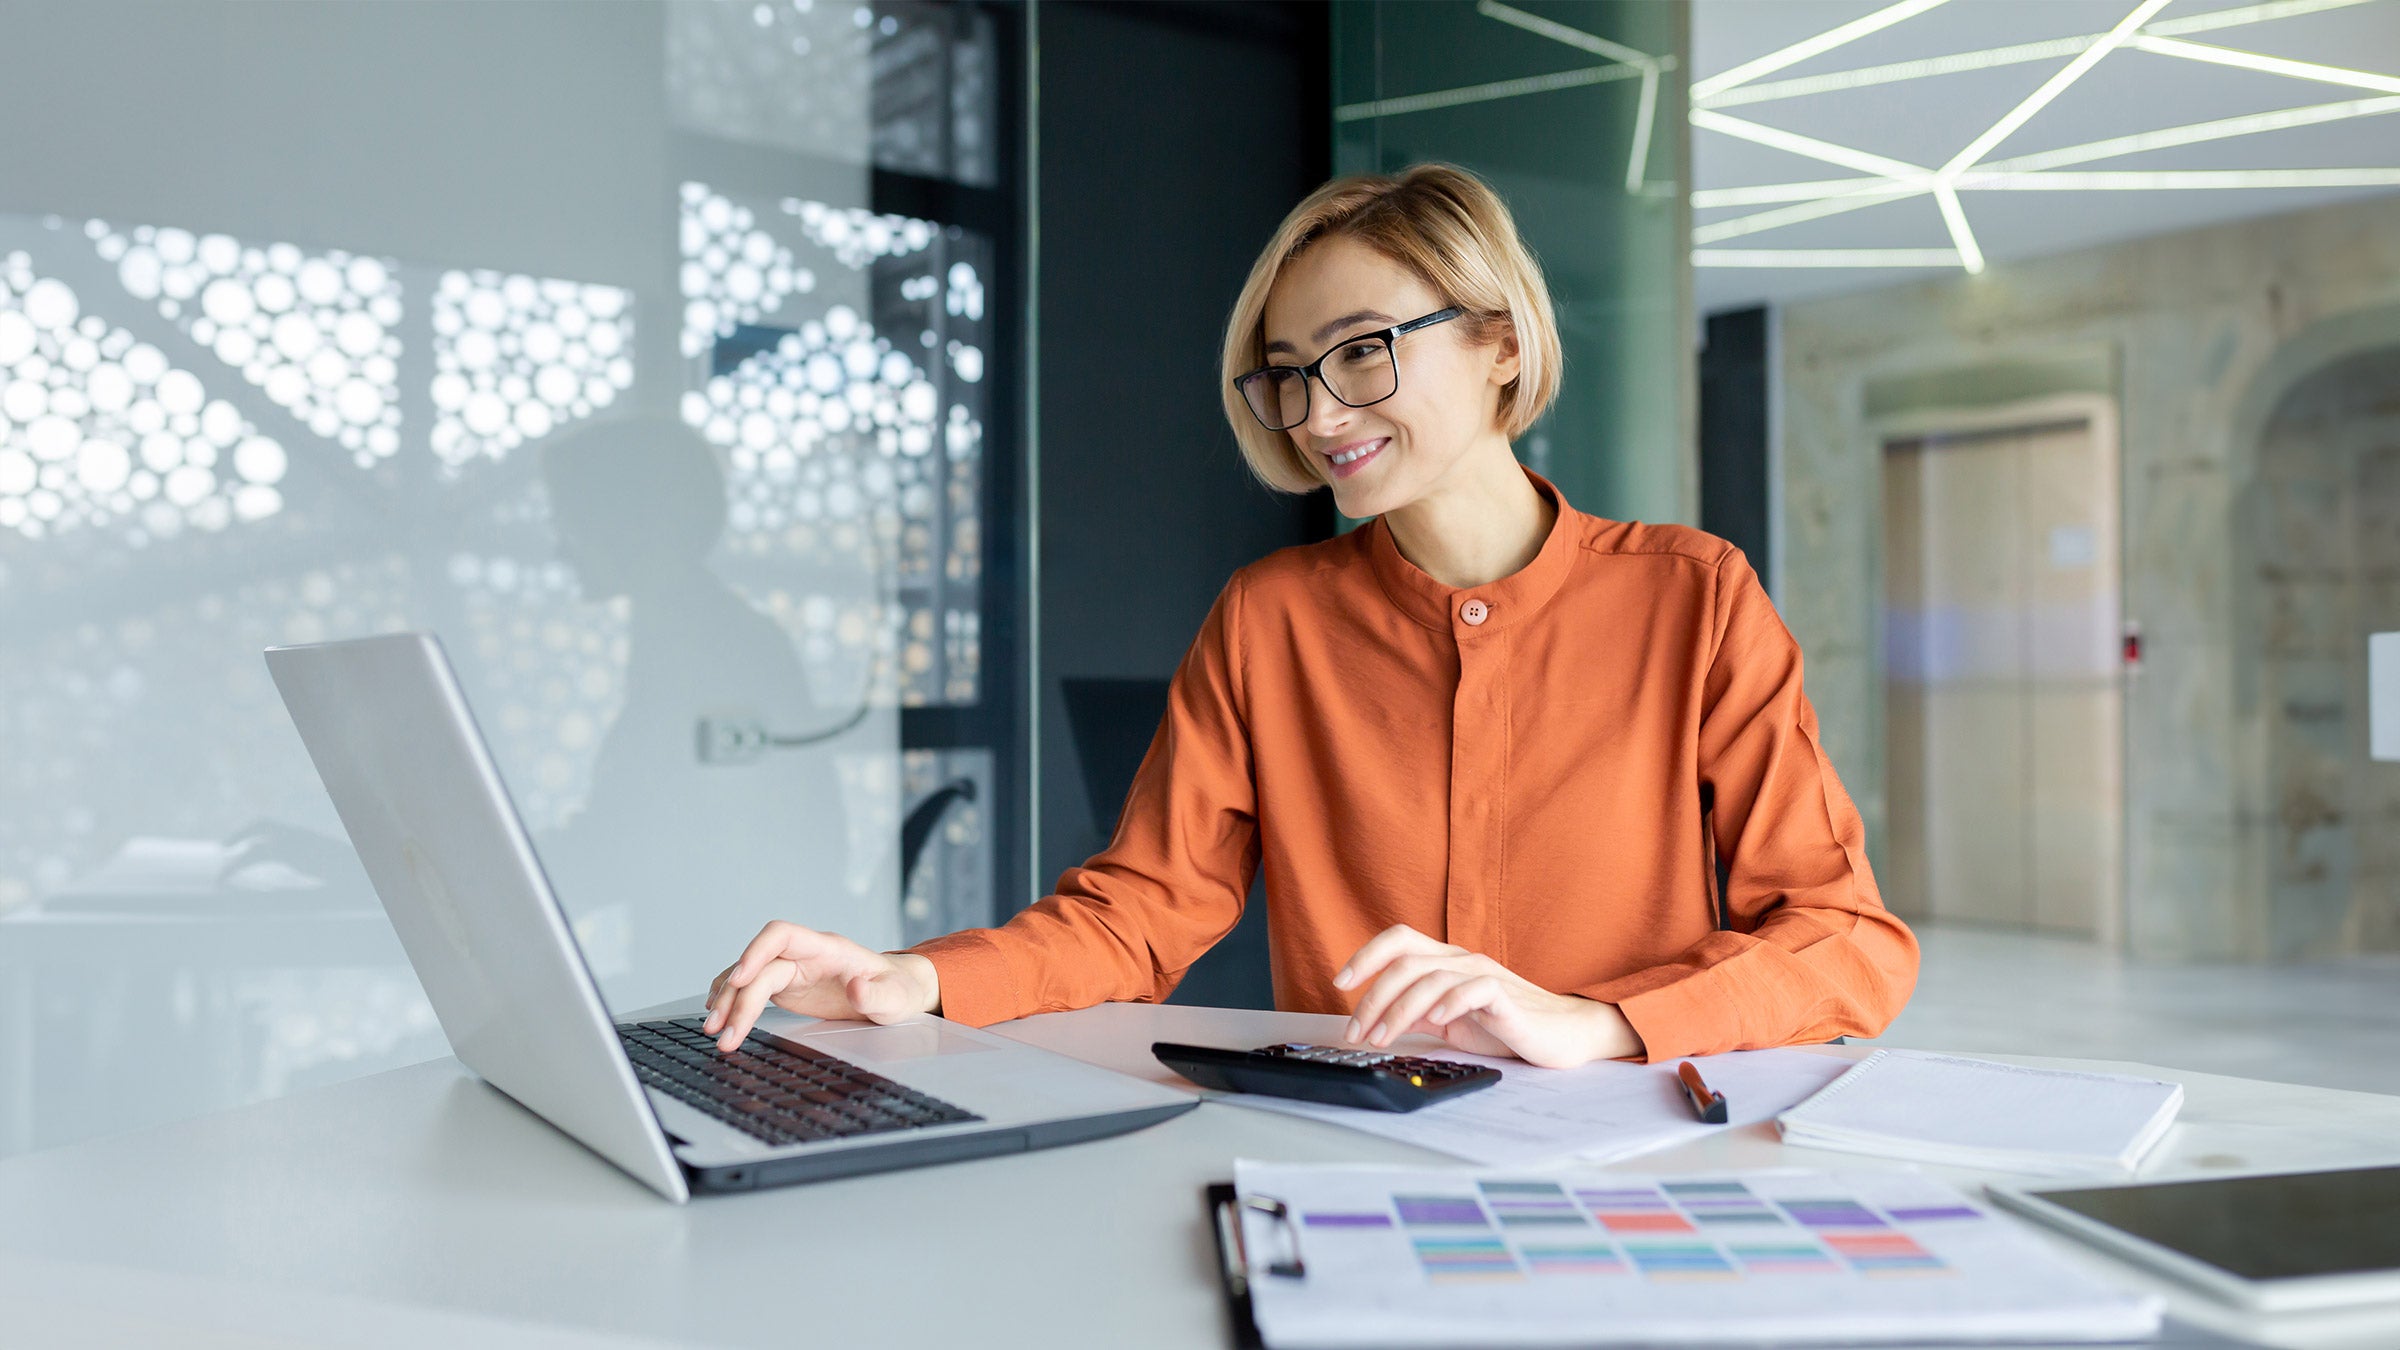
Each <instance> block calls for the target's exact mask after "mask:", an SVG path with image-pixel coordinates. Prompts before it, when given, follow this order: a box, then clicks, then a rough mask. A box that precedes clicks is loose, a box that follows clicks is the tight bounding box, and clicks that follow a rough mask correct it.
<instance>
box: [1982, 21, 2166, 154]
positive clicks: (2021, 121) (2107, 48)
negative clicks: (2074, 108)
mask: <svg viewBox="0 0 2400 1350" xmlns="http://www.w3.org/2000/svg"><path fill="white" fill-rule="evenodd" d="M2166 4H2167V0H2142V3H2140V4H2138V5H2136V6H2134V7H2133V10H2132V11H2131V12H2130V13H2128V14H2127V15H2126V16H2125V17H2124V18H2122V19H2119V20H2118V21H2117V26H2116V27H2114V28H2111V29H2109V30H2108V32H2107V33H2105V34H2103V35H2102V36H2101V38H2100V40H2099V41H2098V42H2095V43H2093V44H2092V45H2091V46H2089V47H2086V48H2084V49H2083V52H2082V54H2081V55H2079V56H2077V57H2076V58H2075V59H2074V60H2072V61H2069V62H2068V63H2067V64H2066V66H2065V67H2064V68H2063V69H2061V70H2059V71H2058V72H2057V73H2056V74H2053V75H2052V76H2051V77H2050V78H2049V79H2047V80H2044V81H2042V86H2041V88H2039V89H2036V90H2034V91H2033V92H2032V93H2030V94H2028V95H2026V96H2025V100H2024V102H2022V103H2019V104H2018V105H2017V106H2016V107H2014V108H2011V109H2009V110H2008V115H2007V116H2005V117H2003V118H2001V119H2000V120H1999V121H1997V122H1994V123H1993V124H1992V125H1991V126H1990V127H1989V128H1988V129H1986V130H1985V131H1984V133H1983V134H1982V135H1980V136H1978V137H1976V138H1975V139H1974V140H1972V141H1969V142H1968V143H1967V147H1966V149H1964V150H1961V151H1959V152H1958V153H1957V154H1955V155H1952V156H1951V157H1950V161H1949V162H1948V163H1946V164H1944V165H1942V167H1941V170H1940V174H1941V176H1942V177H1943V178H1945V179H1947V178H1949V177H1950V176H1951V175H1953V174H1955V173H1957V172H1958V171H1959V170H1961V169H1964V168H1966V167H1968V166H1969V165H1972V164H1975V163H1976V162H1978V161H1980V160H1981V159H1982V158H1983V157H1984V156H1985V155H1988V154H1990V153H1991V152H1992V148H1993V147H1994V146H1997V145H1998V144H2000V142H2002V141H2004V140H2007V139H2008V138H2009V136H2010V135H2012V134H2014V133H2015V131H2016V129H2017V128H2018V127H2021V126H2023V125H2025V123H2026V121H2027V120H2029V119H2030V118H2031V117H2032V116H2033V115H2034V114H2035V113H2038V112H2040V111H2041V110H2042V109H2043V108H2045V107H2048V106H2049V104H2050V101H2051V100H2052V99H2054V98H2057V97H2058V96H2059V95H2060V94H2063V93H2065V92H2066V91H2067V86H2069V85H2071V84H2073V83H2075V82H2076V81H2077V80H2080V79H2082V78H2083V76H2084V73H2085V72H2086V71H2088V70H2090V69H2091V68H2092V67H2093V66H2096V65H2098V64H2100V59H2101V58H2102V57H2105V56H2107V55H2108V54H2109V53H2110V52H2113V51H2115V50H2116V49H2117V48H2118V47H2120V46H2123V45H2124V44H2125V42H2126V40H2127V39H2129V38H2131V37H2133V36H2134V34H2135V30H2137V29H2139V28H2140V27H2141V26H2142V25H2143V24H2144V23H2146V22H2148V21H2149V18H2150V16H2151V15H2153V14H2156V13H2157V12H2158V11H2159V10H2161V9H2164V8H2165V7H2166Z"/></svg>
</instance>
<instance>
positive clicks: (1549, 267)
mask: <svg viewBox="0 0 2400 1350" xmlns="http://www.w3.org/2000/svg"><path fill="white" fill-rule="evenodd" d="M1688 51H1689V36H1688V17H1687V14H1686V7H1685V6H1683V5H1679V4H1657V3H1650V2H1649V0H1518V2H1517V3H1508V4H1504V3H1501V2H1500V0H1409V2H1408V3H1372V2H1371V0H1351V2H1349V3H1337V4H1335V5H1334V8H1333V53H1334V99H1333V102H1334V109H1333V119H1334V164H1335V168H1336V169H1337V171H1339V172H1342V173H1365V172H1384V173H1388V172H1396V171H1398V170H1400V169H1403V168H1406V167H1407V166H1408V165H1411V164H1416V163H1421V162H1424V161H1427V160H1442V161H1447V162H1449V163H1453V164H1457V165H1460V166H1462V167H1464V168H1467V169H1471V170H1473V171H1474V172H1476V173H1477V174H1479V175H1481V176H1482V177H1483V178H1484V179H1485V180H1486V181H1487V182H1489V183H1491V185H1492V186H1493V187H1494V188H1496V189H1497V190H1498V191H1499V192H1500V194H1501V195H1502V196H1503V197H1504V198H1506V199H1507V201H1508V204H1509V207H1510V209H1511V210H1512V211H1513V212H1514V213H1515V215H1516V218H1517V224H1518V227H1519V228H1520V229H1521V230H1522V231H1523V233H1524V235H1525V239H1526V242H1527V243H1528V244H1529V245H1531V247H1532V248H1533V250H1534V253H1535V255H1536V256H1537V257H1538V258H1539V259H1540V260H1541V263H1542V268H1543V271H1544V273H1545V274H1546V275H1547V277H1548V279H1549V283H1550V291H1551V297H1552V300H1553V302H1554V303H1555V304H1556V306H1557V311H1558V322H1559V329H1560V333H1559V336H1560V340H1561V342H1562V343H1563V344H1564V346H1565V349H1566V366H1565V379H1564V382H1563V383H1562V384H1561V386H1560V389H1559V398H1558V403H1557V405H1556V406H1555V407H1554V408H1553V409H1552V411H1551V412H1550V414H1549V415H1548V416H1547V417H1545V418H1543V419H1542V421H1541V423H1540V424H1539V425H1537V426H1535V427H1534V428H1533V429H1532V430H1531V431H1530V432H1528V433H1527V434H1526V435H1525V436H1524V437H1523V438H1522V439H1521V440H1520V441H1519V443H1518V445H1517V453H1518V455H1519V457H1520V458H1522V459H1523V460H1524V461H1525V462H1526V463H1527V464H1529V465H1531V466H1532V467H1533V468H1534V470H1535V471H1536V472H1539V473H1541V474H1542V475H1544V476H1545V477H1547V478H1549V479H1550V480H1551V481H1553V482H1555V483H1557V484H1558V485H1559V488H1560V490H1561V491H1562V492H1564V493H1565V494H1566V497H1567V500H1568V501H1570V502H1573V503H1574V504H1575V505H1576V506H1577V507H1579V508H1581V509H1583V510H1586V511H1591V512H1595V513H1597V514H1599V515H1604V516H1612V517H1616V518H1620V519H1638V520H1652V521H1682V522H1685V523H1697V521H1698V519H1699V507H1698V499H1699V480H1698V468H1697V463H1698V461H1697V459H1696V457H1695V452H1694V449H1693V445H1694V441H1693V435H1694V433H1693V425H1694V414H1693V409H1694V407H1695V398H1696V391H1695V387H1694V384H1693V375H1692V370H1693V365H1692V360H1691V352H1692V348H1693V346H1694V345H1695V344H1694V336H1693V334H1694V329H1693V322H1692V317H1691V284H1690V277H1691V260H1690V244H1689V242H1688V241H1689V239H1690V237H1691V217H1690V210H1689V208H1688V206H1687V204H1686V203H1687V196H1688V187H1689V184H1688V177H1687V173H1686V165H1687V163H1688V159H1689V155H1688V141H1689V134H1688V131H1687V129H1686V128H1687V121H1686V106H1685V104H1686V89H1687V86H1688V81H1689V75H1688V72H1687V70H1686V66H1687V64H1688Z"/></svg>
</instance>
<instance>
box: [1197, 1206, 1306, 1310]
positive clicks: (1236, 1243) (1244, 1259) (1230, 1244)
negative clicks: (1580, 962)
mask: <svg viewBox="0 0 2400 1350" xmlns="http://www.w3.org/2000/svg"><path fill="white" fill-rule="evenodd" d="M1244 1211H1255V1212H1257V1213H1260V1214H1264V1215H1266V1216H1267V1217H1268V1218H1270V1219H1272V1220H1274V1221H1275V1224H1276V1226H1277V1227H1279V1228H1281V1229H1282V1230H1283V1233H1284V1246H1285V1248H1286V1249H1287V1250H1288V1251H1290V1253H1291V1259H1290V1260H1287V1261H1274V1262H1270V1263H1269V1264H1268V1266H1267V1273H1268V1274H1269V1275H1279V1276H1282V1277H1283V1278H1285V1279H1291V1280H1302V1279H1306V1278H1308V1266H1307V1264H1306V1263H1305V1262H1303V1261H1302V1260H1301V1259H1300V1225H1299V1223H1298V1221H1297V1220H1295V1219H1293V1217H1292V1207H1291V1206H1290V1205H1287V1204H1285V1203H1283V1202H1282V1201H1281V1200H1278V1199H1276V1198H1274V1197H1273V1196H1268V1195H1237V1196H1234V1197H1231V1198H1228V1199H1223V1200H1219V1201H1218V1202H1217V1249H1218V1251H1220V1252H1221V1253H1223V1254H1224V1257H1225V1286H1226V1288H1227V1289H1228V1290H1230V1291H1232V1293H1233V1295H1234V1296H1235V1297H1236V1298H1240V1297H1244V1296H1246V1295H1248V1293H1249V1292H1250V1245H1249V1242H1248V1240H1247V1237H1246V1235H1245V1233H1244V1231H1243V1225H1242V1214H1243V1212H1244Z"/></svg>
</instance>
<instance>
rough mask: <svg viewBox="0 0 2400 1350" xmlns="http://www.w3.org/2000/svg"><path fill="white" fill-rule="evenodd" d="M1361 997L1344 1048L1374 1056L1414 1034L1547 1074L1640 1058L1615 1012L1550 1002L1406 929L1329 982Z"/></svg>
mask: <svg viewBox="0 0 2400 1350" xmlns="http://www.w3.org/2000/svg"><path fill="white" fill-rule="evenodd" d="M1333 983H1334V987H1335V988H1337V989H1355V988H1358V987H1359V986H1361V985H1364V986H1365V987H1366V993H1365V994H1363V995H1361V996H1360V998H1359V1000H1358V1003H1357V1004H1356V1005H1355V1006H1354V1008H1353V1009H1352V1016H1351V1019H1350V1025H1349V1027H1348V1028H1347V1030H1346V1031H1345V1032H1344V1034H1343V1039H1344V1040H1347V1041H1352V1042H1364V1043H1366V1044H1368V1045H1373V1046H1376V1047H1378V1048H1381V1047H1384V1046H1388V1045H1390V1044H1391V1043H1392V1042H1393V1041H1394V1040H1396V1039H1398V1038H1399V1037H1401V1036H1404V1035H1407V1034H1408V1033H1410V1032H1415V1031H1421V1032H1425V1033H1427V1034H1429V1035H1434V1036H1439V1037H1441V1038H1442V1039H1443V1040H1445V1041H1447V1042H1449V1043H1450V1045H1451V1046H1453V1047H1454V1048H1456V1049H1460V1050H1464V1051H1466V1052H1468V1053H1469V1054H1476V1055H1513V1056H1515V1057H1516V1058H1518V1059H1522V1060H1524V1061H1525V1062H1526V1063H1528V1064H1535V1065H1539V1066H1541V1067H1543V1068H1546V1069H1571V1068H1573V1067H1575V1066H1576V1065H1578V1064H1587V1063H1589V1062H1591V1061H1592V1060H1595V1059H1618V1058H1622V1057H1625V1056H1628V1055H1638V1054H1640V1053H1642V1038H1641V1037H1640V1036H1638V1035H1636V1034H1635V1033H1634V1030H1633V1024H1632V1023H1630V1022H1627V1021H1626V1020H1625V1015H1624V1014H1623V1013H1620V1012H1618V1011H1617V1006H1616V1005H1615V1004H1613V1003H1601V1002H1597V1001H1595V1000H1592V999H1588V998H1582V997H1578V996H1576V995H1574V994H1553V993H1551V992H1550V991H1549V990H1547V989H1544V988H1542V987H1541V986H1539V985H1537V984H1534V983H1533V982H1532V981H1530V980H1527V979H1525V978H1524V977H1523V976H1521V975H1518V974H1517V973H1516V972H1515V971H1512V970H1510V969H1509V968H1508V967H1506V966H1503V965H1501V964H1500V963H1499V962H1497V961H1494V960H1493V959H1492V958H1490V957H1488V956H1484V955H1482V954H1481V953H1478V952H1471V951H1468V950H1467V949H1466V948H1464V947H1454V946H1451V945H1450V944H1449V943H1446V942H1436V941H1434V940H1433V939H1432V938H1429V937H1427V936H1425V935H1424V934H1423V933H1420V932H1418V931H1417V930H1416V929H1414V928H1411V927H1409V926H1408V925H1406V924H1395V925H1393V926H1392V927H1390V928H1386V929H1384V930H1383V931H1382V932H1380V933H1377V934H1376V935H1375V936H1374V937H1372V938H1369V939H1368V940H1367V944H1366V945H1365V946H1363V947H1361V948H1359V949H1358V952H1357V954H1356V955H1354V956H1352V957H1351V958H1350V963H1349V964H1348V965H1345V966H1343V967H1342V969H1341V971H1340V973H1339V974H1336V975H1335V976H1334V977H1333Z"/></svg>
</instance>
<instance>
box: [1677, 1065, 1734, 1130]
mask: <svg viewBox="0 0 2400 1350" xmlns="http://www.w3.org/2000/svg"><path fill="white" fill-rule="evenodd" d="M1675 1081H1676V1082H1677V1083H1679V1084H1681V1085H1682V1087H1683V1095H1684V1096H1686V1097H1689V1098H1691V1101H1692V1112H1693V1114H1695V1115H1697V1116H1699V1117H1700V1123H1701V1124H1703V1125H1722V1124H1724V1123H1725V1094H1724V1093H1722V1092H1711V1091H1709V1090H1708V1084H1706V1083H1703V1082H1701V1081H1700V1071H1699V1070H1698V1069H1695V1068H1693V1067H1692V1062H1691V1061H1690V1060H1688V1059H1687V1060H1685V1061H1684V1062H1683V1063H1681V1064H1678V1065H1676V1066H1675Z"/></svg>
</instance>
